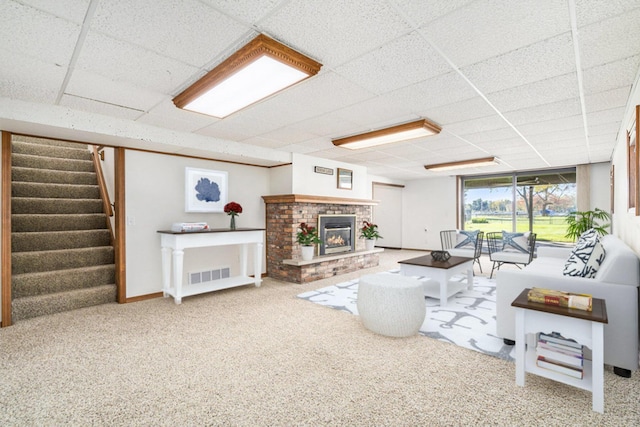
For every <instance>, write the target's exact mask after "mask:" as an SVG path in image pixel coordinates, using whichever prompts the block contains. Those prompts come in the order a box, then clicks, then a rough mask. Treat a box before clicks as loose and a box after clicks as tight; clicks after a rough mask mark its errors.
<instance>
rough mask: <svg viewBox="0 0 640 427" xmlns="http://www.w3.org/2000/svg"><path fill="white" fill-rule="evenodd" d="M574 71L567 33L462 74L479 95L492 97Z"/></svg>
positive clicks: (570, 45) (482, 63)
mask: <svg viewBox="0 0 640 427" xmlns="http://www.w3.org/2000/svg"><path fill="white" fill-rule="evenodd" d="M575 69H576V65H575V59H574V53H573V45H572V39H571V33H569V32H567V33H564V34H561V35H559V36H556V37H552V38H550V39H547V40H544V41H541V42H538V43H535V44H532V45H528V46H523V47H521V48H520V49H517V50H514V51H511V52H508V53H505V54H504V55H500V56H496V57H493V58H491V59H488V60H486V61H483V62H479V63H476V64H473V65H470V66H468V67H465V68H462V70H461V71H462V73H463V74H465V75H466V76H467V77H468V78H469V79H470V80H471V81H472V82H473V83H474V84H475V85H476V86H477V87H478V88H479V89H480V91H482V92H484V93H491V92H498V91H501V90H505V89H509V88H512V87H517V86H522V85H525V84H530V83H533V82H536V81H538V80H546V79H549V78H551V77H556V76H561V75H563V74H569V73H572V72H575Z"/></svg>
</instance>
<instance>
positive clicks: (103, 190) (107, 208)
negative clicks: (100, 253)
mask: <svg viewBox="0 0 640 427" xmlns="http://www.w3.org/2000/svg"><path fill="white" fill-rule="evenodd" d="M91 149H92V153H91V154H92V157H93V167H94V169H95V171H96V176H97V177H98V188H99V190H100V197H101V198H102V207H103V209H104V213H105V214H106V215H107V227H108V228H109V233H111V241H112V242H113V240H114V235H113V227H111V220H110V219H109V218H110V217H112V216H113V207H112V206H111V200H110V199H109V191H107V184H106V183H105V180H104V173H103V172H102V165H101V164H100V160H99V157H100V153H99V152H98V147H96V146H95V145H92V146H91Z"/></svg>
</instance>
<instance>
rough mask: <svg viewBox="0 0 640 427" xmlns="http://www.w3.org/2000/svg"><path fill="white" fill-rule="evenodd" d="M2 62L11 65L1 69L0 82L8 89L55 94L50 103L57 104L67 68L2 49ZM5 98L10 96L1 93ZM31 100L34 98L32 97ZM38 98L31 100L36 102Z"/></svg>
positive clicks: (0, 50) (0, 51)
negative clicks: (19, 88)
mask: <svg viewBox="0 0 640 427" xmlns="http://www.w3.org/2000/svg"><path fill="white" fill-rule="evenodd" d="M0 53H1V54H2V61H3V62H4V63H7V64H11V66H10V67H0V82H2V83H3V84H4V85H6V87H14V88H15V89H17V88H18V87H22V88H24V89H23V90H25V92H26V93H28V92H29V91H28V90H26V88H29V87H31V88H33V90H34V94H35V93H40V94H45V93H53V94H55V95H54V97H53V98H49V97H48V96H47V98H48V99H49V101H48V102H55V99H56V96H57V94H58V92H59V91H60V87H61V86H62V83H63V82H64V76H65V74H66V68H64V67H59V66H56V65H54V64H51V63H47V62H42V61H40V60H38V59H37V58H36V57H31V56H26V55H21V54H20V53H17V52H7V51H4V50H2V49H0ZM0 94H2V95H3V96H8V94H7V93H5V92H0ZM30 98H32V97H31V96H30ZM37 98H38V97H36V98H33V99H30V100H36V99H37Z"/></svg>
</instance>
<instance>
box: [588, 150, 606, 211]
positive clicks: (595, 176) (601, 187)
mask: <svg viewBox="0 0 640 427" xmlns="http://www.w3.org/2000/svg"><path fill="white" fill-rule="evenodd" d="M610 171H611V163H609V162H606V163H594V164H592V165H591V173H590V189H591V191H590V195H589V200H590V204H589V210H594V209H595V208H599V209H602V210H604V211H607V212H609V211H610V208H611V185H610V182H611V180H610V179H609V173H610Z"/></svg>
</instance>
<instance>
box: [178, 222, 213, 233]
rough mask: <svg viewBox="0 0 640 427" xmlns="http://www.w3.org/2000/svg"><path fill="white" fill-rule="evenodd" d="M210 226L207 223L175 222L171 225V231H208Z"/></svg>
mask: <svg viewBox="0 0 640 427" xmlns="http://www.w3.org/2000/svg"><path fill="white" fill-rule="evenodd" d="M208 228H209V226H208V225H207V223H206V222H174V223H173V224H172V225H171V231H173V232H176V233H184V232H189V231H202V230H207V229H208Z"/></svg>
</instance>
